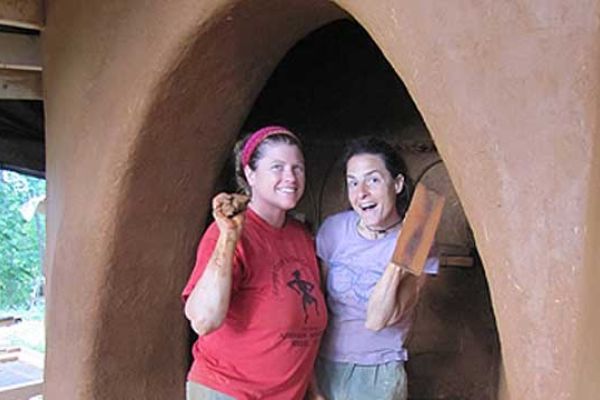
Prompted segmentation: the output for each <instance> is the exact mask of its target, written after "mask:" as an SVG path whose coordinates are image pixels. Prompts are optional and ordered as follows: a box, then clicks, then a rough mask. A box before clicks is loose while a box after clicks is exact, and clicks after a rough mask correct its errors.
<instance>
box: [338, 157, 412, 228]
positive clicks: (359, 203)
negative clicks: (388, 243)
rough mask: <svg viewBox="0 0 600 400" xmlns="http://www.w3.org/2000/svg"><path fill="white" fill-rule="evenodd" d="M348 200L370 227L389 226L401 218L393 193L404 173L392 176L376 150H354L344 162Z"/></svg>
mask: <svg viewBox="0 0 600 400" xmlns="http://www.w3.org/2000/svg"><path fill="white" fill-rule="evenodd" d="M346 184H347V187H348V200H349V201H350V204H351V205H352V208H353V209H354V211H356V212H357V213H358V216H359V217H360V219H361V221H362V223H363V224H364V225H365V226H367V227H368V228H370V229H373V230H384V229H387V228H389V227H390V226H391V225H393V224H394V223H397V222H398V221H399V219H400V216H399V215H398V211H397V210H396V195H397V194H398V193H400V192H401V191H402V187H403V185H404V177H403V176H402V175H398V176H397V177H392V175H391V174H390V172H389V171H388V170H387V168H386V167H385V162H384V161H383V159H382V158H381V157H380V156H379V155H376V154H368V153H365V154H357V155H355V156H353V157H351V158H350V159H349V160H348V162H347V164H346Z"/></svg>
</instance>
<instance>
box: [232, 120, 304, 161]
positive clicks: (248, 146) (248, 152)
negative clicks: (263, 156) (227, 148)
mask: <svg viewBox="0 0 600 400" xmlns="http://www.w3.org/2000/svg"><path fill="white" fill-rule="evenodd" d="M273 135H288V136H291V137H293V138H294V139H296V140H298V138H297V137H296V135H294V134H293V133H292V132H290V131H289V130H288V129H286V128H284V127H282V126H276V125H273V126H265V127H264V128H261V129H259V130H257V131H256V132H254V133H253V134H252V136H250V137H249V138H248V140H246V143H245V144H244V147H243V149H242V167H245V166H246V165H248V163H249V162H250V159H251V158H252V154H254V151H256V148H257V147H258V145H260V144H261V143H262V141H263V140H265V139H266V138H268V137H269V136H273Z"/></svg>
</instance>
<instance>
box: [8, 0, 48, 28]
mask: <svg viewBox="0 0 600 400" xmlns="http://www.w3.org/2000/svg"><path fill="white" fill-rule="evenodd" d="M0 25H7V26H14V27H17V28H27V29H35V30H40V29H42V28H43V27H44V2H43V0H0Z"/></svg>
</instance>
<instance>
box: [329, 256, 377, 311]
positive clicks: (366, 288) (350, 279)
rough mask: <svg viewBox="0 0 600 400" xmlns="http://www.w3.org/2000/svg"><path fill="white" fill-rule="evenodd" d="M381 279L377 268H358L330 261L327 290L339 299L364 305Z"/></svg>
mask: <svg viewBox="0 0 600 400" xmlns="http://www.w3.org/2000/svg"><path fill="white" fill-rule="evenodd" d="M380 277H381V272H380V271H378V270H377V266H367V267H366V268H360V267H356V266H353V265H351V264H349V263H345V262H338V261H332V262H330V264H329V271H328V274H327V290H328V291H329V293H331V294H332V295H334V296H335V297H337V298H340V299H346V301H349V302H357V303H360V304H366V303H367V302H368V301H369V297H370V296H371V292H372V291H373V288H374V287H375V285H376V284H377V281H378V280H379V278H380Z"/></svg>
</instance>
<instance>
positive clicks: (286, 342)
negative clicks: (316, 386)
mask: <svg viewBox="0 0 600 400" xmlns="http://www.w3.org/2000/svg"><path fill="white" fill-rule="evenodd" d="M218 236H219V228H218V227H217V225H216V224H214V223H213V224H212V225H211V226H210V227H209V228H208V230H207V231H206V233H205V234H204V237H203V238H202V240H201V242H200V245H199V246H198V254H197V258H196V265H195V267H194V270H193V272H192V275H191V277H190V279H189V281H188V283H187V285H186V287H185V289H184V290H183V299H184V301H185V300H187V297H188V296H189V295H190V293H191V292H192V290H193V289H194V286H195V285H196V282H198V279H200V277H201V275H202V272H203V271H204V268H205V267H206V264H207V262H208V260H209V259H210V256H211V254H212V252H213V250H214V248H215V245H216V242H217V239H218ZM326 324H327V309H326V306H325V301H324V298H323V294H322V292H321V286H320V275H319V269H318V265H317V259H316V256H315V250H314V243H313V240H312V238H311V236H310V235H309V233H308V232H307V231H306V229H305V228H304V227H303V226H302V225H301V224H300V223H299V222H297V221H294V220H293V219H291V218H288V219H287V220H286V223H285V225H284V226H283V227H282V228H279V229H278V228H274V227H272V226H271V225H269V224H268V223H267V222H265V221H264V220H262V219H261V218H260V217H259V216H258V215H257V214H256V213H254V212H253V211H252V210H250V209H248V211H247V212H246V221H245V224H244V228H243V231H242V236H241V240H240V241H239V242H238V244H237V247H236V249H235V255H234V261H233V282H232V292H231V301H230V304H229V310H228V312H227V316H226V318H225V321H224V323H223V325H222V326H221V327H220V328H219V329H217V330H216V331H214V332H212V333H210V334H208V335H206V336H203V337H200V338H198V340H197V341H196V343H195V344H194V347H193V349H192V354H193V356H194V363H193V364H192V368H191V370H190V372H189V374H188V379H189V380H190V381H193V382H197V383H200V384H202V385H204V386H208V387H210V388H212V389H214V390H217V391H219V392H222V393H225V394H227V395H230V396H233V397H235V398H236V399H282V400H293V399H301V398H302V397H303V396H304V393H305V391H306V388H307V386H308V383H309V382H310V379H311V376H312V370H313V364H314V361H315V357H316V355H317V351H318V347H319V343H320V340H321V335H322V333H323V331H324V330H325V326H326Z"/></svg>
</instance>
